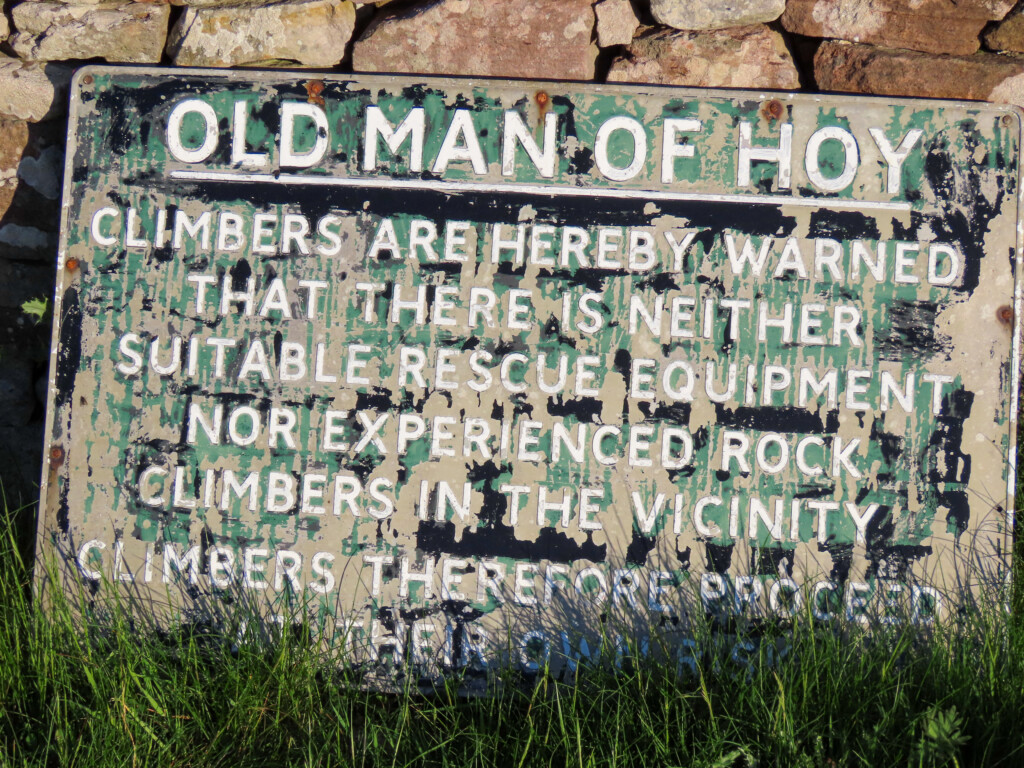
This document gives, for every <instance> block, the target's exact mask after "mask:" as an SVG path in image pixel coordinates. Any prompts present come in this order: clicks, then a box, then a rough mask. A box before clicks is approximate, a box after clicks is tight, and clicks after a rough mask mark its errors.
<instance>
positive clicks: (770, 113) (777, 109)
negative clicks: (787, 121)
mask: <svg viewBox="0 0 1024 768" xmlns="http://www.w3.org/2000/svg"><path fill="white" fill-rule="evenodd" d="M762 113H763V114H764V116H765V117H767V118H769V119H770V120H778V119H779V118H780V117H782V102H781V101H779V100H778V99H772V100H771V101H769V102H768V103H767V104H765V105H764V109H763V110H762Z"/></svg>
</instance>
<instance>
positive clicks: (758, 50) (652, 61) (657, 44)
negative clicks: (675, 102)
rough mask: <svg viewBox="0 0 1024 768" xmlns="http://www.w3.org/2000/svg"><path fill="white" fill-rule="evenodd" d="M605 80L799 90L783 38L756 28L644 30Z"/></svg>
mask: <svg viewBox="0 0 1024 768" xmlns="http://www.w3.org/2000/svg"><path fill="white" fill-rule="evenodd" d="M608 80H609V82H620V83H621V82H629V83H654V84H664V85H689V86H696V87H699V88H766V89H773V90H791V89H794V88H799V87H800V78H799V74H798V72H797V69H796V64H794V62H793V57H792V56H791V55H790V53H789V50H788V49H787V48H786V43H785V41H784V40H783V39H782V35H780V34H779V33H778V32H776V31H774V30H772V29H769V28H768V27H766V26H764V25H760V24H759V25H754V26H750V27H732V28H730V29H719V30H714V31H710V32H684V31H678V30H672V29H665V28H663V27H648V28H647V29H646V30H644V31H643V32H642V33H641V34H639V35H637V36H636V37H635V38H633V43H632V45H630V46H629V48H627V49H626V51H625V53H624V54H623V55H622V56H620V57H618V58H617V59H615V61H613V62H612V65H611V69H610V70H609V72H608Z"/></svg>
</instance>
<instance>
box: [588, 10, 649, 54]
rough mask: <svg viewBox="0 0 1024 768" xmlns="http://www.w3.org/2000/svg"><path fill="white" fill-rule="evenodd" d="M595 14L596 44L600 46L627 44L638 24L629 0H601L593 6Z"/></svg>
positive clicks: (638, 21)
mask: <svg viewBox="0 0 1024 768" xmlns="http://www.w3.org/2000/svg"><path fill="white" fill-rule="evenodd" d="M594 13H595V15H596V16H597V44H598V45H599V46H601V47H602V48H607V47H609V46H611V45H629V44H630V43H631V42H633V35H634V34H636V30H637V28H638V27H639V26H640V20H639V19H638V18H637V17H636V12H635V11H634V10H633V5H632V3H630V2H629V0H601V2H599V3H598V4H597V5H595V6H594Z"/></svg>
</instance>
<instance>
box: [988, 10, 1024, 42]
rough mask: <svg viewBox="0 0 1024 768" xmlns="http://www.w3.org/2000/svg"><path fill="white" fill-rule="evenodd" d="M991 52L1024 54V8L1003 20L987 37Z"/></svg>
mask: <svg viewBox="0 0 1024 768" xmlns="http://www.w3.org/2000/svg"><path fill="white" fill-rule="evenodd" d="M985 45H986V46H987V47H988V48H989V50H993V51H1006V52H1012V53H1024V6H1020V7H1019V8H1017V9H1016V10H1015V11H1014V12H1013V13H1011V14H1010V15H1009V16H1007V17H1006V18H1005V19H1003V20H1002V21H1001V22H1000V23H999V24H998V25H997V26H996V27H994V28H993V29H991V30H989V32H988V33H987V34H986V35H985Z"/></svg>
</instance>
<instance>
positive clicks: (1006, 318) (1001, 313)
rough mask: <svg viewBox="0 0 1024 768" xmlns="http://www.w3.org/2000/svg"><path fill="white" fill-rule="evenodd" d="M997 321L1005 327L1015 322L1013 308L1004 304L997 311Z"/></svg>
mask: <svg viewBox="0 0 1024 768" xmlns="http://www.w3.org/2000/svg"><path fill="white" fill-rule="evenodd" d="M996 319H997V320H998V321H999V322H1000V323H1002V324H1003V325H1009V324H1010V323H1012V322H1013V307H1011V306H1010V305H1009V304H1004V305H1003V306H1001V307H1000V308H999V309H997V310H996Z"/></svg>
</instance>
